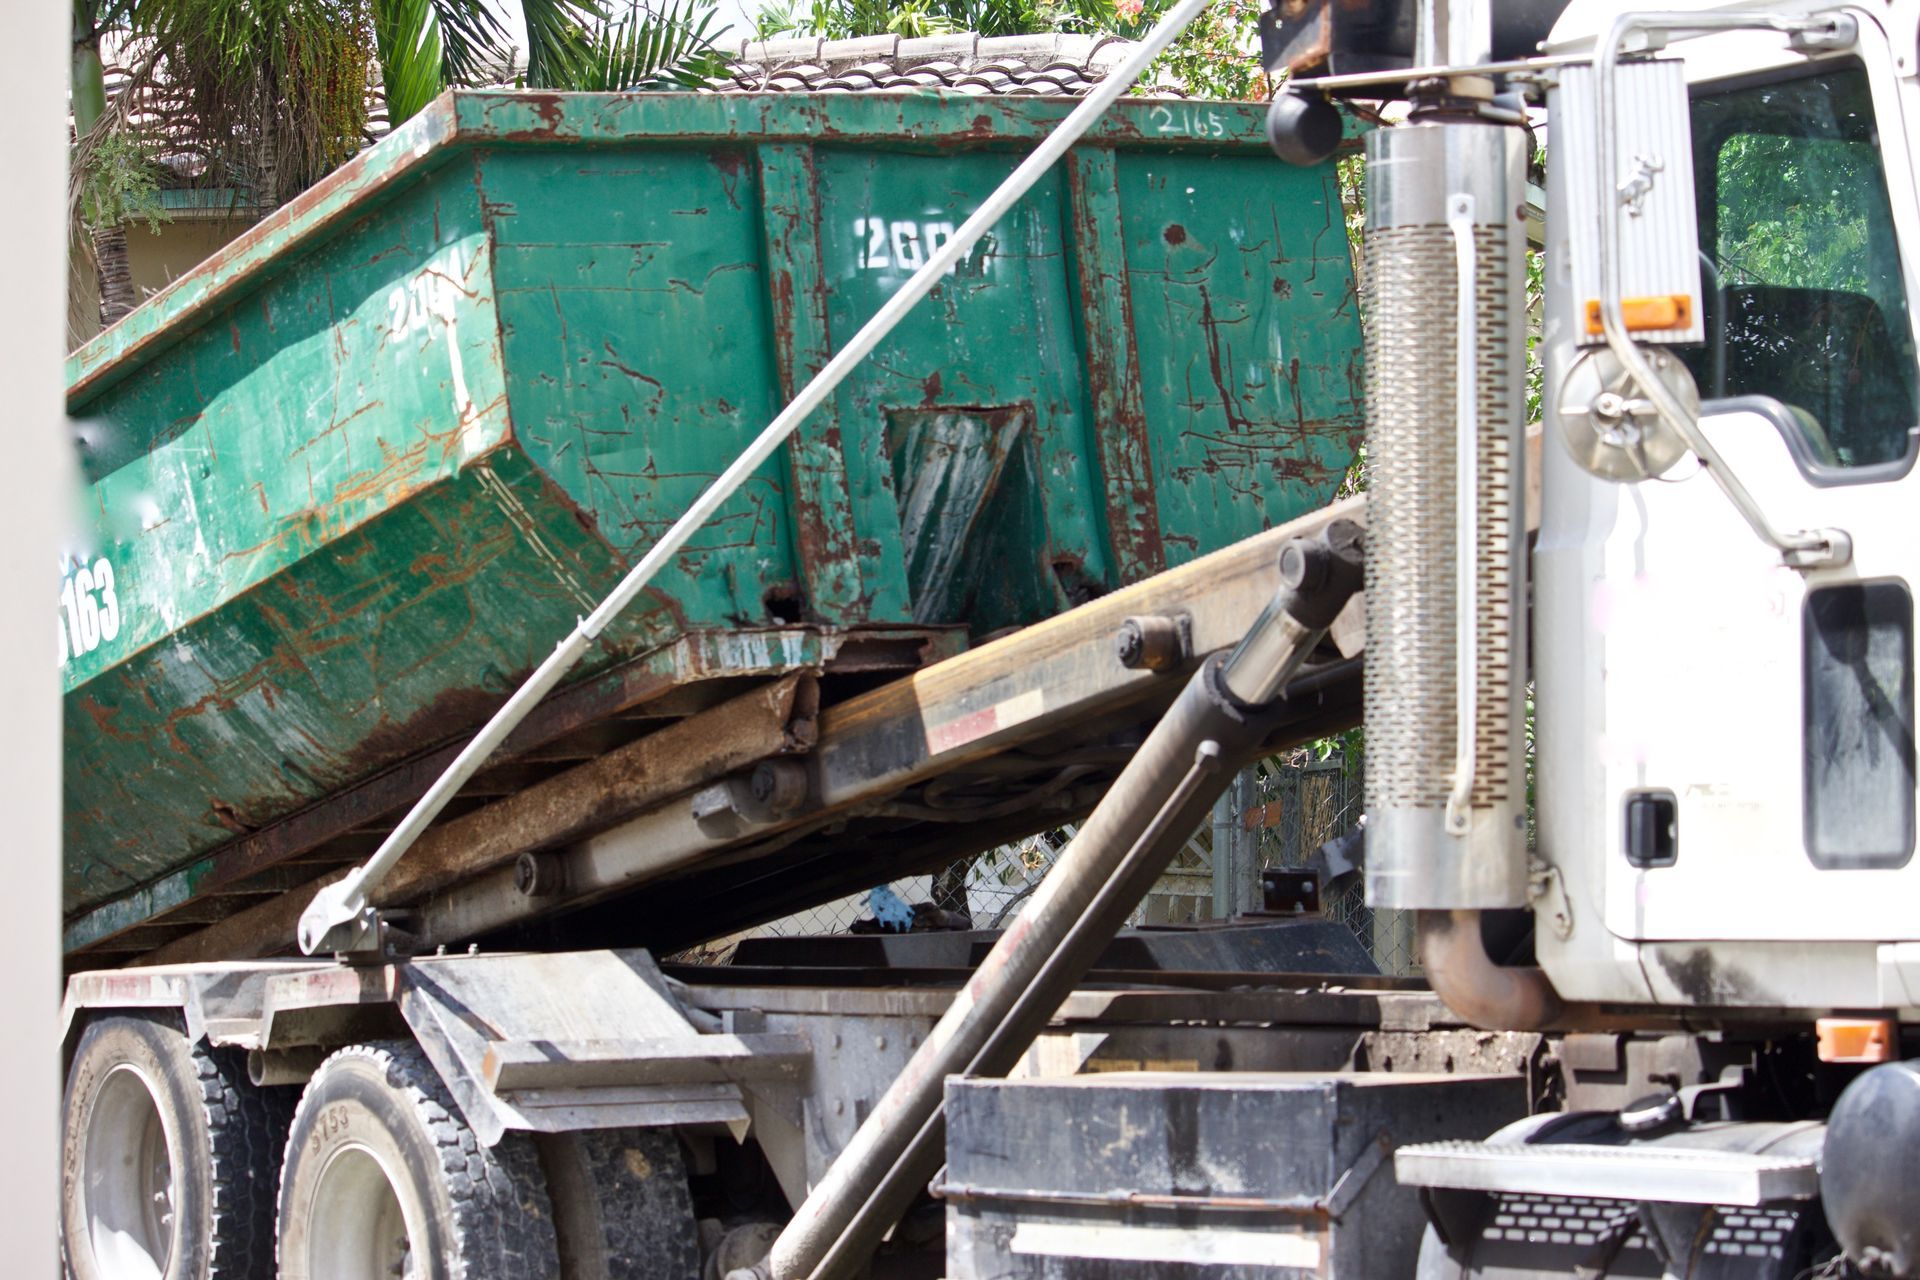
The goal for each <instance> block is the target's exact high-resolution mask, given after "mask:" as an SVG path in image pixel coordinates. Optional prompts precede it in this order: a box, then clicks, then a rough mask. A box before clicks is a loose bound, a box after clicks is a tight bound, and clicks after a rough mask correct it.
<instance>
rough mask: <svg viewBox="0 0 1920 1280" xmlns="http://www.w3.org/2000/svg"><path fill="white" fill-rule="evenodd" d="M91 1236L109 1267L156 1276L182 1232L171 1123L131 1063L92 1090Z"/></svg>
mask: <svg viewBox="0 0 1920 1280" xmlns="http://www.w3.org/2000/svg"><path fill="white" fill-rule="evenodd" d="M82 1167H83V1169H84V1185H85V1192H84V1194H85V1197H86V1201H85V1203H86V1219H87V1241H88V1244H89V1245H91V1246H92V1249H93V1257H94V1261H95V1262H96V1263H97V1264H98V1266H99V1270H100V1272H101V1274H102V1275H108V1276H112V1277H114V1280H156V1278H157V1277H159V1276H162V1275H165V1274H166V1270H167V1264H168V1263H169V1262H171V1261H172V1259H173V1251H174V1247H175V1242H176V1241H177V1239H178V1236H179V1226H180V1224H179V1220H178V1215H177V1214H176V1212H175V1209H176V1206H177V1199H178V1198H177V1196H176V1194H175V1187H174V1179H173V1157H172V1151H171V1144H170V1142H169V1135H168V1133H167V1125H166V1121H165V1119H164V1118H163V1117H162V1116H161V1113H160V1099H159V1095H158V1093H157V1092H156V1091H155V1090H154V1087H153V1082H152V1081H151V1080H149V1079H147V1077H146V1075H145V1074H144V1073H143V1072H141V1071H140V1070H139V1068H137V1067H134V1066H132V1065H129V1064H125V1063H122V1064H121V1065H119V1066H116V1067H114V1068H113V1069H112V1070H111V1071H109V1072H107V1074H106V1076H105V1077H104V1078H103V1079H102V1080H101V1081H100V1088H99V1089H98V1090H97V1091H96V1092H95V1093H94V1095H93V1107H92V1110H91V1112H90V1113H89V1118H88V1123H87V1140H86V1152H85V1155H84V1156H83V1157H82Z"/></svg>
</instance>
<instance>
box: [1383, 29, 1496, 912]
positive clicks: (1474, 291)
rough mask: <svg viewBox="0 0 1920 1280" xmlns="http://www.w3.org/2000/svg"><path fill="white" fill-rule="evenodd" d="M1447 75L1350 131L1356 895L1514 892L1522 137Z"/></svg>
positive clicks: (1466, 901) (1475, 85) (1473, 904)
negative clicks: (1363, 865) (1362, 428)
mask: <svg viewBox="0 0 1920 1280" xmlns="http://www.w3.org/2000/svg"><path fill="white" fill-rule="evenodd" d="M1461 8H1462V9H1463V11H1464V9H1465V6H1461ZM1431 12H1433V8H1432V7H1430V8H1429V9H1427V10H1423V15H1422V16H1423V17H1426V16H1428V14H1430V13H1431ZM1458 44H1459V41H1453V42H1448V43H1444V44H1443V45H1442V47H1443V48H1445V49H1447V51H1448V52H1450V53H1452V52H1457V48H1456V46H1457V45H1458ZM1461 80H1462V81H1463V82H1464V83H1461V84H1460V85H1459V86H1458V91H1457V92H1456V93H1450V94H1449V95H1447V96H1446V97H1444V98H1439V97H1436V98H1434V99H1430V100H1429V101H1427V102H1424V103H1417V104H1416V108H1415V112H1414V115H1413V118H1412V120H1411V122H1410V123H1408V124H1405V125H1401V126H1398V127H1395V128H1390V129H1380V130H1376V131H1375V132H1374V133H1372V134H1370V135H1369V136H1368V139H1367V225H1366V240H1365V254H1366V258H1365V264H1364V271H1363V275H1362V282H1363V283H1362V287H1363V289H1365V290H1366V297H1367V319H1368V325H1367V417H1368V421H1367V449H1368V467H1369V486H1370V487H1369V489H1368V493H1367V526H1368V541H1369V552H1368V556H1367V586H1366V591H1367V669H1366V695H1365V696H1366V725H1367V814H1368V828H1367V900H1368V902H1369V903H1371V904H1372V905H1374V906H1378V907H1401V908H1416V909H1425V910H1447V911H1453V910H1480V909H1486V908H1495V907H1517V906H1523V905H1525V903H1526V900H1527V897H1526V887H1527V847H1526V834H1527V833H1526V785H1525V772H1524V769H1525V762H1524V756H1523V752H1524V733H1523V725H1524V713H1525V702H1524V699H1525V682H1526V671H1527V663H1526V615H1525V608H1526V561H1525V549H1526V548H1525V520H1524V515H1525V513H1524V511H1523V510H1522V507H1521V502H1522V493H1523V473H1522V468H1523V463H1524V450H1523V445H1524V431H1525V424H1524V414H1525V369H1526V350H1525V327H1526V317H1525V304H1524V290H1525V284H1526V238H1525V224H1524V222H1523V220H1522V214H1521V209H1522V206H1523V205H1524V203H1525V194H1526V133H1525V131H1524V130H1523V129H1521V128H1519V127H1517V121H1516V122H1515V123H1505V122H1500V121H1497V120H1494V119H1489V118H1488V117H1489V116H1495V115H1498V114H1500V113H1499V112H1498V110H1497V108H1495V107H1493V106H1492V104H1491V103H1490V102H1488V101H1487V100H1485V99H1480V98H1479V97H1478V92H1479V90H1480V89H1481V88H1482V85H1481V84H1480V83H1479V82H1478V81H1479V78H1478V77H1471V76H1467V77H1462V78H1461Z"/></svg>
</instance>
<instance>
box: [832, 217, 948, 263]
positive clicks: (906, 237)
mask: <svg viewBox="0 0 1920 1280" xmlns="http://www.w3.org/2000/svg"><path fill="white" fill-rule="evenodd" d="M953 232H954V226H953V224H952V223H951V222H909V221H903V220H899V219H890V218H855V219H854V220H853V237H854V240H855V242H856V243H859V244H860V268H861V270H863V271H875V270H879V269H881V268H883V267H898V268H899V269H900V270H902V271H918V270H919V269H920V268H921V266H922V265H923V264H924V263H925V262H926V260H927V259H928V258H929V257H931V256H932V255H934V254H935V253H938V252H939V251H940V246H941V245H943V244H945V243H946V242H947V241H949V240H951V239H953Z"/></svg>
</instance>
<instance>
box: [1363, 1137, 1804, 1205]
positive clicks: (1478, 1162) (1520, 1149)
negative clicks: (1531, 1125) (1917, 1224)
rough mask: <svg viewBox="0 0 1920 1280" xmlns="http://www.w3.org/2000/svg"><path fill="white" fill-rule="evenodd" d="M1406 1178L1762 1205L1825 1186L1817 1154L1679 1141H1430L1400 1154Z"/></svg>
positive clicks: (1397, 1168) (1459, 1186) (1398, 1172)
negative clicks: (1648, 1143)
mask: <svg viewBox="0 0 1920 1280" xmlns="http://www.w3.org/2000/svg"><path fill="white" fill-rule="evenodd" d="M1393 1171H1394V1175H1395V1176H1396V1177H1398V1178H1399V1180H1400V1182H1401V1184H1402V1185H1403V1186H1414V1187H1443V1188H1450V1189H1454V1190H1460V1191H1501V1192H1529V1193H1533V1194H1536V1195H1551V1196H1591V1197H1594V1198H1597V1199H1604V1200H1636V1201H1640V1200H1646V1201H1668V1202H1672V1203H1677V1204H1715V1205H1763V1204H1772V1203H1774V1202H1776V1201H1781V1200H1811V1199H1813V1198H1815V1197H1816V1196H1818V1195H1819V1194H1820V1170H1819V1166H1818V1165H1817V1164H1816V1163H1815V1161H1814V1160H1813V1158H1812V1157H1810V1156H1809V1157H1795V1156H1779V1155H1768V1154H1754V1153H1751V1152H1745V1151H1719V1150H1713V1149H1710V1148H1699V1147H1676V1146H1659V1147H1653V1146H1628V1147H1612V1146H1597V1145H1592V1144H1587V1143H1573V1142H1567V1143H1538V1144H1525V1143H1517V1142H1427V1143H1420V1144H1417V1145H1413V1146H1406V1147H1401V1148H1400V1149H1399V1150H1398V1151H1396V1152H1395V1153H1394V1157H1393Z"/></svg>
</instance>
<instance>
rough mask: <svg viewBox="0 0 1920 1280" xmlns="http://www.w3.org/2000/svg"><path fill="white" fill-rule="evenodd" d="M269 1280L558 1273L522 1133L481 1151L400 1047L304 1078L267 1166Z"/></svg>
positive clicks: (342, 1058)
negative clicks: (275, 1163) (271, 1171)
mask: <svg viewBox="0 0 1920 1280" xmlns="http://www.w3.org/2000/svg"><path fill="white" fill-rule="evenodd" d="M279 1246H280V1277H281V1280H389V1278H390V1277H394V1276H401V1277H405V1280H496V1278H497V1280H507V1278H508V1277H512V1280H559V1275H560V1261H559V1256H558V1253H557V1251H556V1248H555V1243H554V1230H553V1214H552V1210H551V1208H550V1206H549V1202H548V1199H547V1190H546V1185H545V1182H544V1180H543V1179H542V1177H541V1175H540V1164H539V1158H538V1156H537V1155H536V1153H535V1151H534V1147H533V1142H532V1140H531V1139H530V1138H529V1137H528V1136H527V1135H526V1134H524V1133H509V1134H507V1135H506V1136H504V1137H503V1138H501V1139H500V1141H499V1143H497V1144H496V1145H495V1146H493V1147H492V1148H491V1149H489V1148H487V1147H485V1146H482V1145H481V1143H480V1140H479V1139H478V1138H477V1137H475V1136H474V1132H473V1130H472V1129H471V1128H469V1127H468V1125H467V1122H466V1121H465V1120H464V1119H463V1118H462V1117H461V1115H460V1112H459V1110H458V1109H457V1108H456V1107H455V1106H454V1104H453V1100H452V1099H451V1098H450V1097H449V1096H448V1095H447V1091H446V1087H445V1086H444V1085H442V1084H441V1083H440V1078H439V1076H438V1075H436V1074H435V1073H434V1070H433V1067H432V1066H431V1065H430V1064H429V1063H428V1062H427V1060H426V1057H425V1055H423V1054H422V1053H421V1052H420V1050H419V1049H418V1048H416V1047H415V1046H414V1045H412V1044H409V1043H406V1042H404V1041H393V1042H383V1043H378V1044H362V1045H353V1046H350V1047H349V1048H345V1049H342V1050H340V1051H339V1052H338V1053H335V1054H334V1055H333V1056H332V1057H330V1058H328V1059H327V1060H326V1061H325V1062H323V1063H321V1064H320V1069H319V1070H318V1071H316V1072H314V1075H313V1079H312V1080H310V1081H309V1082H308V1083H307V1088H306V1092H304V1093H303V1094H301V1095H300V1105H299V1106H298V1107H297V1108H296V1109H295V1110H294V1113H293V1129H292V1132H291V1133H290V1134H289V1135H288V1137H287V1156H286V1160H285V1162H284V1164H283V1165H282V1167H281V1171H280V1200H279Z"/></svg>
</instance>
